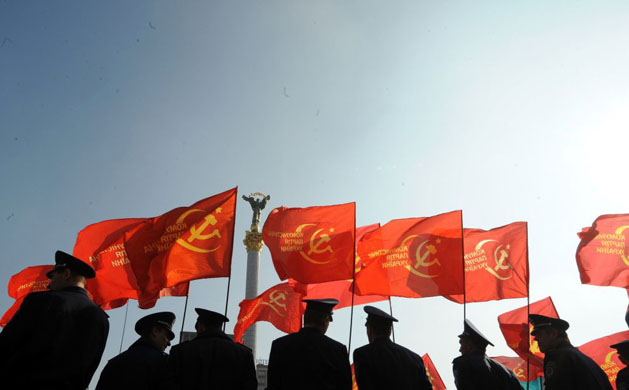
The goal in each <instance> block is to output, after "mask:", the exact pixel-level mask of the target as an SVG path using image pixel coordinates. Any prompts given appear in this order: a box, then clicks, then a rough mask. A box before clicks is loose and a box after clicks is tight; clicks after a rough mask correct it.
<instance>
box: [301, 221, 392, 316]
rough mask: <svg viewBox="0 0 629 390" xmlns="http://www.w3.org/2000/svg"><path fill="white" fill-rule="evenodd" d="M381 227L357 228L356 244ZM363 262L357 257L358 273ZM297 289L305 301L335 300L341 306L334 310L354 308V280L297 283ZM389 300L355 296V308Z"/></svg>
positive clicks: (377, 297) (375, 296)
mask: <svg viewBox="0 0 629 390" xmlns="http://www.w3.org/2000/svg"><path fill="white" fill-rule="evenodd" d="M379 227H380V224H379V223H377V224H373V225H368V226H361V227H357V228H356V243H358V242H359V241H360V240H361V238H362V237H363V236H364V235H365V233H369V232H370V231H373V230H376V229H378V228H379ZM361 266H362V261H361V260H360V258H359V257H358V256H356V273H358V271H359V270H360V267H361ZM295 289H296V290H297V291H300V292H301V293H303V294H304V299H325V298H335V299H338V301H339V304H338V305H336V306H335V307H334V310H338V309H342V308H344V307H348V306H352V280H351V279H347V280H336V281H333V282H324V283H312V284H301V283H298V282H295ZM387 299H389V298H388V297H384V296H382V295H365V296H360V295H354V301H353V304H354V306H356V305H364V304H367V303H373V302H378V301H385V300H387Z"/></svg>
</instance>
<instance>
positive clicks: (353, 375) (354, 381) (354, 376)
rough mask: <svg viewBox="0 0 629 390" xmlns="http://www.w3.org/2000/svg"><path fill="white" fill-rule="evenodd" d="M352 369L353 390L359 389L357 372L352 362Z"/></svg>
mask: <svg viewBox="0 0 629 390" xmlns="http://www.w3.org/2000/svg"><path fill="white" fill-rule="evenodd" d="M351 369H352V390H358V384H357V383H356V372H354V363H352V365H351Z"/></svg>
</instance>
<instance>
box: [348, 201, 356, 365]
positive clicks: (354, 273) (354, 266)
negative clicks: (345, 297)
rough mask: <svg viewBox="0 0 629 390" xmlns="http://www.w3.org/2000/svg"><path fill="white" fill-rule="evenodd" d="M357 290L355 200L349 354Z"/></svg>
mask: <svg viewBox="0 0 629 390" xmlns="http://www.w3.org/2000/svg"><path fill="white" fill-rule="evenodd" d="M355 291H356V202H354V257H352V309H351V312H350V315H349V343H347V355H348V356H349V355H350V354H351V353H352V352H351V351H352V325H353V324H354V293H355Z"/></svg>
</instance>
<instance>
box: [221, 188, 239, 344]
mask: <svg viewBox="0 0 629 390" xmlns="http://www.w3.org/2000/svg"><path fill="white" fill-rule="evenodd" d="M236 199H238V187H236V196H234V224H233V225H232V248H231V253H230V254H229V258H230V261H229V276H228V277H227V294H226V296H225V317H227V305H228V304H229V286H230V284H231V281H232V260H233V256H234V233H235V231H236V209H237V207H236ZM226 325H227V323H226V322H223V332H224V331H225V326H226Z"/></svg>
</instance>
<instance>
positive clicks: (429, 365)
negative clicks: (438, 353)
mask: <svg viewBox="0 0 629 390" xmlns="http://www.w3.org/2000/svg"><path fill="white" fill-rule="evenodd" d="M422 360H423V361H424V366H425V367H426V375H428V379H429V380H430V384H431V385H432V388H433V390H445V389H446V385H445V384H444V383H443V380H442V379H441V375H439V372H437V367H435V365H434V363H433V362H432V359H431V358H430V356H429V355H428V354H424V355H423V356H422Z"/></svg>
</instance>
